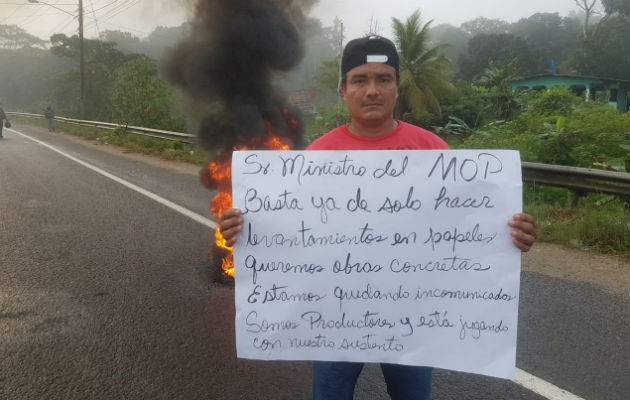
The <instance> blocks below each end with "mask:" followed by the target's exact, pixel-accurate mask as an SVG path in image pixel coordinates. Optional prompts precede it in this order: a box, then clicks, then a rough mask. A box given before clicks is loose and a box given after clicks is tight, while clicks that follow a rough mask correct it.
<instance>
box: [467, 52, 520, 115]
mask: <svg viewBox="0 0 630 400" xmlns="http://www.w3.org/2000/svg"><path fill="white" fill-rule="evenodd" d="M516 79H519V67H518V59H517V58H515V59H514V60H512V62H511V63H509V64H506V65H504V66H502V67H498V66H496V65H495V64H494V62H492V61H490V65H489V66H488V67H487V68H486V69H485V70H484V71H483V72H482V73H481V75H480V76H479V77H478V78H477V79H476V80H475V85H477V86H483V87H485V88H487V89H488V92H486V97H487V98H488V99H489V100H490V104H489V108H491V109H492V111H493V112H494V113H495V114H496V115H497V117H499V118H507V119H512V118H513V117H514V113H515V112H516V111H517V110H518V109H519V108H520V107H521V103H520V96H519V95H518V93H516V92H515V91H514V90H512V88H511V87H510V85H509V83H510V82H511V81H514V80H516Z"/></svg>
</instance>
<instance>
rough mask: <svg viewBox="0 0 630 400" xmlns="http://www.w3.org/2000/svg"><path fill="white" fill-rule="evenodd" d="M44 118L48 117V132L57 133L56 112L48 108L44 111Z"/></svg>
mask: <svg viewBox="0 0 630 400" xmlns="http://www.w3.org/2000/svg"><path fill="white" fill-rule="evenodd" d="M44 117H46V121H47V122H48V131H49V132H54V131H55V122H54V119H55V112H54V111H53V109H52V107H51V106H48V107H46V109H45V110H44Z"/></svg>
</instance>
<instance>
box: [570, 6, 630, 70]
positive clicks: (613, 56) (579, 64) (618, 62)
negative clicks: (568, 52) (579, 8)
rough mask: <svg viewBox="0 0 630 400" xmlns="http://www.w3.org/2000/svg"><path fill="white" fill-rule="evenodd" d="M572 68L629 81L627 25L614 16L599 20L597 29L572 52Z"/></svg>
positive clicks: (629, 45) (629, 46)
mask: <svg viewBox="0 0 630 400" xmlns="http://www.w3.org/2000/svg"><path fill="white" fill-rule="evenodd" d="M572 65H573V67H574V68H575V69H576V70H577V71H578V72H579V73H581V74H583V75H592V76H600V77H607V78H616V79H623V80H630V24H629V23H628V20H627V19H626V18H625V17H623V16H621V15H615V16H612V17H609V18H607V19H606V20H603V21H602V22H601V23H600V25H599V28H598V29H597V32H595V33H594V34H593V36H591V37H590V38H589V40H584V41H583V42H582V43H581V45H580V47H579V49H578V50H577V51H576V52H575V54H574V57H573V60H572Z"/></svg>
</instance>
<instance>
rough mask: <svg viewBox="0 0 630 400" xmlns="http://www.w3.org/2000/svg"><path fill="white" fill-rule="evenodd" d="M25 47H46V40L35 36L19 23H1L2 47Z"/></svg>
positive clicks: (0, 42)
mask: <svg viewBox="0 0 630 400" xmlns="http://www.w3.org/2000/svg"><path fill="white" fill-rule="evenodd" d="M24 47H37V48H40V49H44V48H46V41H44V40H42V39H40V38H38V37H36V36H33V35H31V34H29V33H28V32H26V31H25V30H24V29H22V28H20V27H19V26H17V25H0V48H3V49H21V48H24Z"/></svg>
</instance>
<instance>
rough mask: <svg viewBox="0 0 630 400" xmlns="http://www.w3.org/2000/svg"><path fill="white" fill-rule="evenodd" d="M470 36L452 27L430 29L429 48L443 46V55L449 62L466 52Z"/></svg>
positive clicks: (444, 26)
mask: <svg viewBox="0 0 630 400" xmlns="http://www.w3.org/2000/svg"><path fill="white" fill-rule="evenodd" d="M470 38H471V36H470V34H468V33H466V32H464V31H463V30H462V29H460V28H456V27H454V26H453V25H449V24H441V25H438V26H434V27H433V28H431V40H430V42H429V43H430V45H431V46H439V45H445V46H444V47H443V51H444V55H445V56H446V57H448V59H449V60H451V61H457V59H458V58H459V57H460V56H461V55H462V54H464V53H465V52H466V46H467V44H468V41H469V40H470Z"/></svg>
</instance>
